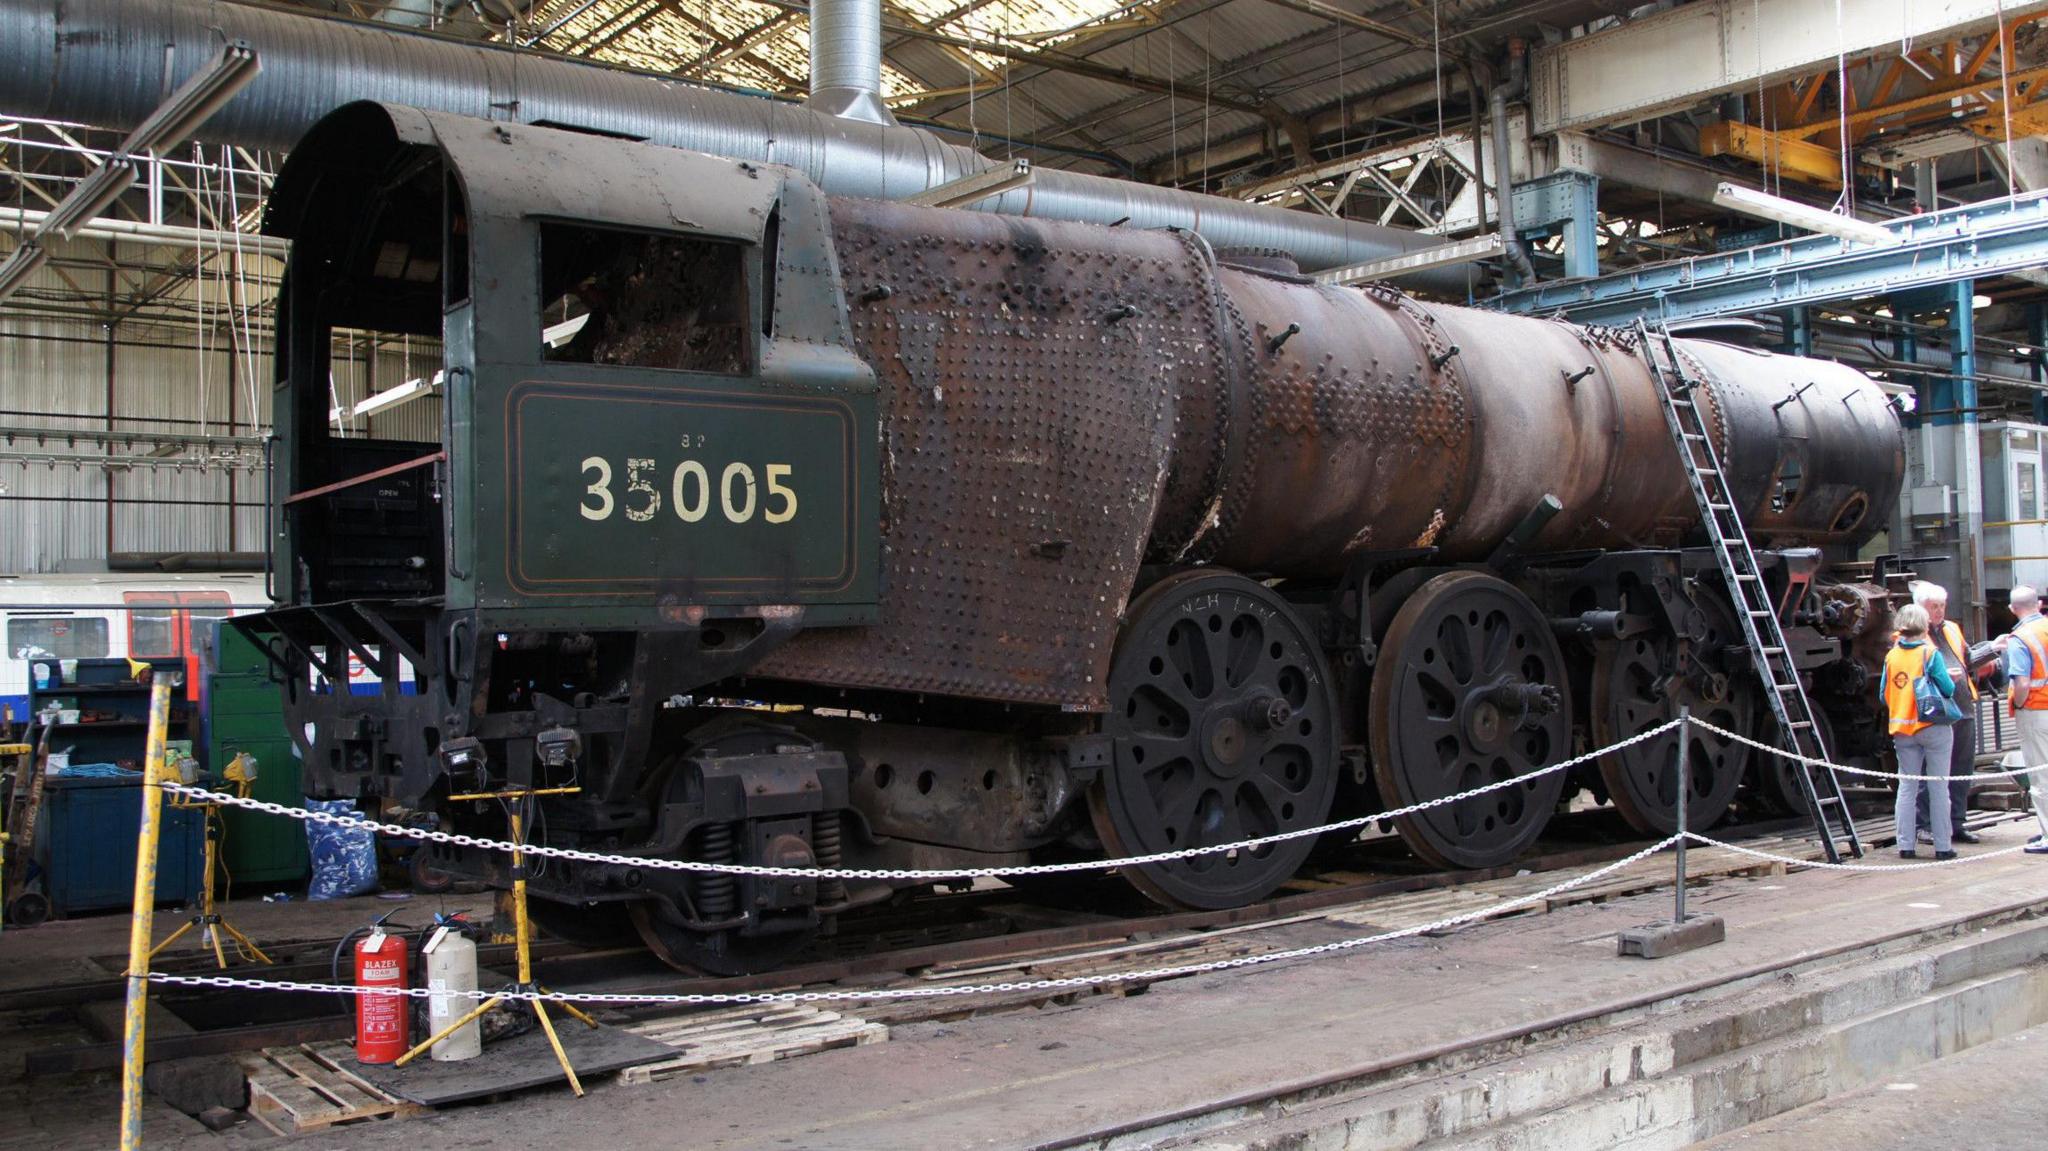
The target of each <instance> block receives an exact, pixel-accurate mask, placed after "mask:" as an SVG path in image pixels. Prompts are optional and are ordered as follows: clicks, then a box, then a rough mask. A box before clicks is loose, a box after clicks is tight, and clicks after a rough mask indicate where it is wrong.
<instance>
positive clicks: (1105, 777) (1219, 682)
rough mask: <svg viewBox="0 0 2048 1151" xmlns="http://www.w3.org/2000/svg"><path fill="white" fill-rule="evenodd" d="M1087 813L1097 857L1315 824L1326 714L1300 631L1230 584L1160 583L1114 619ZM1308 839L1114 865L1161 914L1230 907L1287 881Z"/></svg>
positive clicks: (1275, 600) (1240, 583)
mask: <svg viewBox="0 0 2048 1151" xmlns="http://www.w3.org/2000/svg"><path fill="white" fill-rule="evenodd" d="M1126 620H1127V622H1126V624H1125V626H1124V629H1123V633H1122V635H1121V636H1120V637H1119V638H1118V641H1117V649H1116V656H1115V658H1114V660H1113V661H1112V663H1111V666H1110V676H1109V702H1110V710H1109V714H1108V715H1107V716H1106V717H1105V719H1104V720H1103V733H1104V734H1105V735H1108V736H1109V737H1110V738H1111V740H1112V741H1113V742H1112V746H1113V748H1114V750H1113V753H1112V759H1111V763H1110V765H1109V766H1108V767H1107V768H1105V769H1104V771H1103V773H1102V776H1101V778H1100V780H1099V781H1098V782H1097V784H1096V785H1095V786H1094V787H1093V788H1091V789H1090V792H1089V810H1090V812H1091V813H1092V814H1093V816H1094V821H1095V827H1096V831H1097V833H1098V834H1099V835H1100V836H1101V838H1102V842H1103V846H1104V847H1105V848H1106V849H1108V851H1109V853H1110V854H1111V856H1126V855H1148V854H1152V853H1155V852H1162V851H1174V850H1177V849H1181V848H1188V847H1199V846H1203V845H1206V844H1224V843H1233V842H1237V841H1239V840H1245V839H1254V838H1258V837H1260V836H1265V835H1272V834H1274V833H1277V832H1282V831H1291V830H1295V829H1298V828H1310V827H1315V826H1317V825H1319V824H1321V823H1323V822H1325V821H1326V820H1327V819H1328V817H1329V813H1330V803H1331V799H1332V798H1333V797H1334V795H1335V793H1336V785H1337V725H1336V714H1335V713H1336V707H1335V704H1334V702H1333V701H1332V698H1331V692H1330V677H1329V672H1328V669H1327V668H1325V667H1324V665H1323V657H1322V651H1321V649H1320V647H1319V646H1318V645H1317V643H1316V641H1315V638H1314V634H1313V633H1312V632H1311V631H1310V630H1309V629H1308V628H1307V626H1306V625H1304V624H1303V623H1302V622H1301V620H1300V618H1299V617H1297V616H1296V615H1295V613H1294V610H1293V608H1291V607H1290V606H1289V605H1288V604H1287V601H1285V600H1284V599H1282V598H1281V597H1280V596H1279V595H1278V594H1277V593H1276V592H1274V591H1272V590H1271V589H1269V588H1267V587H1265V586H1263V585H1261V584H1258V583H1255V582H1254V581H1252V580H1249V579H1246V578H1244V577H1243V576H1239V575H1234V574H1231V573H1228V572H1221V571H1198V572H1189V573H1185V574H1182V575H1177V576H1172V577H1169V578H1167V579H1165V580H1163V581H1161V582H1160V583H1158V584H1155V585H1154V586H1153V587H1152V588H1150V589H1149V590H1147V591H1146V592H1145V593H1144V594H1143V595H1141V596H1140V597H1138V599H1137V601H1136V602H1134V603H1133V604H1132V605H1131V607H1130V610H1129V612H1128V613H1127V614H1126ZM1314 846H1315V838H1314V837H1313V836H1303V837H1301V838H1299V839H1291V840H1285V841H1282V842H1279V843H1270V844H1266V845H1263V846H1260V847H1255V848H1249V849H1240V850H1231V851H1220V852H1216V853H1214V854H1210V855H1198V856H1192V857H1189V858H1186V859H1177V860H1169V861H1167V862H1163V863H1148V864H1144V865H1141V866H1138V867H1127V868H1124V869H1123V874H1124V876H1125V877H1126V878H1127V879H1129V880H1130V882H1131V883H1132V884H1133V885H1134V886H1136V887H1137V888H1138V889H1139V890H1140V891H1143V892H1144V893H1145V894H1146V895H1148V896H1150V897H1152V898H1153V899H1156V900H1158V901H1160V902H1161V903H1165V904H1168V905H1180V906H1186V907H1196V908H1220V907H1233V906H1237V905H1240V904H1244V903H1249V902H1251V901H1253V900H1256V899H1259V898H1262V897H1264V896H1266V895H1268V894H1270V893H1271V892H1272V891H1273V890H1274V889H1276V888H1278V887H1279V886H1280V885H1281V884H1282V883H1284V882H1286V880H1287V879H1288V877H1289V876H1291V875H1293V874H1294V872H1295V869H1297V868H1299V867H1300V866H1301V863H1302V861H1303V860H1304V859H1306V858H1307V857H1308V854H1309V851H1310V849H1311V848H1313V847H1314Z"/></svg>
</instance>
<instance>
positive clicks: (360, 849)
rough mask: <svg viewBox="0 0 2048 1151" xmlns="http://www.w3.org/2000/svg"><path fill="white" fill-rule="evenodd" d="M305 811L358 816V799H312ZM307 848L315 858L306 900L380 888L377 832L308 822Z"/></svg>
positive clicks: (357, 893) (339, 897) (353, 893)
mask: <svg viewBox="0 0 2048 1151" xmlns="http://www.w3.org/2000/svg"><path fill="white" fill-rule="evenodd" d="M306 810H308V811H324V812H328V813H330V814H333V815H355V814H357V812H356V805H355V801H353V800H348V799H309V800H307V801H306ZM306 847H307V848H308V849H309V851H310V852H311V853H312V857H313V881H312V882H311V883H310V884H308V885H307V887H306V898H307V899H342V898H344V897H346V896H350V895H367V894H368V893H370V892H372V891H375V890H377V833H376V832H373V831H359V830H355V829H353V828H340V827H336V826H334V825H333V824H331V823H317V822H308V823H307V824H306Z"/></svg>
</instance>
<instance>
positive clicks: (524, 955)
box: [392, 787, 597, 1097]
mask: <svg viewBox="0 0 2048 1151" xmlns="http://www.w3.org/2000/svg"><path fill="white" fill-rule="evenodd" d="M581 790H582V789H581V788H578V787H549V788H524V789H513V790H508V791H492V792H479V793H477V794H474V795H451V796H449V797H448V798H449V799H450V800H451V801H455V802H461V801H464V800H472V799H496V800H510V801H512V802H511V803H510V804H509V805H508V806H507V807H506V809H505V810H506V815H507V818H508V821H509V822H510V824H511V827H512V913H513V922H514V924H515V925H516V926H515V929H514V933H513V939H514V942H515V945H516V946H517V948H518V952H517V954H518V958H519V979H518V981H517V982H516V983H514V984H513V985H512V986H511V988H509V990H510V991H516V992H524V993H526V994H531V995H540V994H545V993H546V992H547V988H545V987H542V986H541V985H540V983H539V982H538V981H536V980H535V979H534V977H533V920H532V919H531V918H529V917H528V915H527V913H526V854H525V853H524V852H522V851H520V850H519V847H520V845H521V844H523V843H525V842H526V825H525V821H524V820H523V819H522V818H521V816H520V812H521V810H522V808H521V806H520V805H521V804H523V803H525V802H526V801H527V800H529V799H533V798H535V797H538V796H543V795H574V794H575V793H576V792H578V791H581ZM503 1002H505V995H504V994H502V993H501V994H498V995H493V996H491V997H490V998H489V999H486V1000H484V1001H483V1002H481V1003H479V1004H477V1005H476V1006H475V1007H474V1008H472V1009H471V1010H470V1011H469V1013H468V1014H466V1015H464V1016H463V1017H462V1018H460V1019H457V1020H456V1021H455V1022H453V1023H450V1024H449V1025H448V1026H446V1027H444V1028H442V1029H441V1030H440V1031H439V1032H437V1033H435V1034H433V1035H430V1036H428V1037H427V1038H426V1039H423V1040H421V1041H420V1042H419V1043H418V1044H416V1045H415V1046H414V1047H413V1049H412V1050H410V1051H408V1052H406V1053H405V1054H403V1055H401V1056H399V1057H398V1059H397V1061H396V1062H395V1063H393V1064H392V1066H394V1067H403V1066H405V1065H406V1064H407V1063H410V1062H412V1061H413V1060H414V1059H416V1058H418V1057H419V1056H420V1055H423V1054H425V1053H426V1052H428V1051H431V1050H432V1049H433V1047H434V1044H436V1043H439V1042H441V1041H442V1040H443V1039H446V1038H448V1037H449V1036H450V1035H453V1034H455V1033H456V1032H457V1031H460V1030H462V1029H463V1028H464V1027H465V1026H467V1025H468V1024H469V1022H470V1021H471V1020H473V1019H478V1018H481V1017H482V1016H483V1015H484V1013H485V1012H488V1011H489V1010H491V1009H492V1008H493V1007H496V1006H498V1005H499V1004H500V1003H503ZM521 1002H524V1003H525V1005H526V1006H527V1007H528V1008H530V1009H531V1010H532V1011H533V1017H534V1018H535V1019H536V1020H538V1021H539V1022H540V1029H541V1031H542V1032H543V1033H544V1034H546V1035H547V1037H548V1046H549V1047H551V1048H553V1049H554V1052H555V1062H557V1063H560V1064H561V1065H562V1075H563V1077H564V1078H566V1079H568V1080H569V1089H570V1090H571V1091H574V1092H575V1093H576V1094H577V1096H578V1097H581V1096H582V1094H583V1082H582V1081H581V1080H580V1079H578V1078H577V1077H576V1067H575V1065H574V1064H572V1063H570V1062H569V1053H568V1052H567V1051H566V1050H564V1049H563V1047H562V1038H561V1036H560V1035H558V1034H556V1032H555V1024H554V1021H553V1020H551V1019H549V1018H548V1008H547V1004H546V1003H544V1002H542V1001H541V1000H540V999H526V1000H522V1001H521ZM557 1006H559V1007H560V1008H561V1009H562V1010H563V1011H564V1012H566V1013H567V1014H569V1015H570V1016H572V1017H574V1018H575V1019H577V1020H579V1021H581V1022H583V1023H585V1024H587V1025H589V1026H591V1027H596V1026H597V1020H595V1019H593V1018H591V1016H590V1014H589V1013H588V1012H586V1011H584V1010H583V1009H581V1008H579V1007H577V1006H576V1005H575V1004H573V1003H567V1002H558V1003H557Z"/></svg>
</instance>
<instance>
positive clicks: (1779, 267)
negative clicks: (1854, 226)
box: [1478, 192, 2048, 326]
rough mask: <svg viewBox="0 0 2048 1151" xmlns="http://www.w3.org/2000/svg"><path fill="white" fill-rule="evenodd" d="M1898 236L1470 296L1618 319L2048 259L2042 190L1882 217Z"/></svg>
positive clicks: (2034, 264)
mask: <svg viewBox="0 0 2048 1151" xmlns="http://www.w3.org/2000/svg"><path fill="white" fill-rule="evenodd" d="M1886 227H1888V228H1890V229H1891V230H1892V232H1894V233H1895V234H1896V235H1897V236H1898V237H1899V243H1897V244H1892V245H1885V246H1880V247H1874V246H1871V245H1868V244H1861V243H1856V242H1853V241H1848V240H1843V239H1840V238H1838V237H1834V236H1801V237H1799V238H1798V239H1793V240H1786V241H1783V242H1781V243H1776V244H1765V245H1762V246H1760V247H1755V248H1746V249H1743V250H1741V251H1735V252H1719V253H1715V254H1713V255H1706V256H1690V257H1687V258H1686V259H1683V260H1673V261H1670V262H1668V263H1663V264H1652V265H1647V266H1645V267H1641V268H1631V269H1629V270H1628V271H1626V272H1616V273H1613V274H1611V275H1606V276H1600V277H1597V278H1593V279H1585V280H1565V281H1556V282H1552V283H1545V284H1536V285H1533V286H1530V287H1527V288H1520V289H1517V290H1515V291H1512V292H1506V293H1503V294H1501V295H1499V296H1495V297H1493V298H1492V299H1490V300H1481V301H1479V302H1478V303H1479V306H1480V307H1487V308H1494V309H1497V310H1500V311H1505V312H1517V313H1521V314H1524V315H1543V316H1553V315H1555V316H1564V317H1567V318H1569V319H1572V320H1575V321H1578V322H1579V323H1584V324H1608V325H1615V326H1620V325H1622V324H1628V323H1633V322H1634V321H1635V320H1636V319H1637V318H1638V317H1641V318H1643V319H1646V320H1650V321H1652V322H1656V321H1659V320H1662V321H1664V322H1667V323H1672V322H1676V321H1679V320H1690V319H1699V318H1704V317H1709V316H1729V315H1742V314H1746V313H1750V312H1761V311H1767V310H1770V309H1774V308H1786V307H1794V306H1798V305H1803V304H1818V303H1824V302H1827V301H1830V300H1853V299H1858V298H1861V297H1865V296H1874V295H1882V294H1889V293H1892V292H1897V291H1902V290H1906V289H1911V288H1921V287H1932V286H1935V285H1941V284H1953V283H1956V282H1957V281H1960V280H1972V279H1986V278H1989V277H1992V276H2000V275H2012V274H2014V273H2017V272H2025V271H2029V270H2038V269H2041V268H2044V267H2048V192H2036V193H2030V194H2028V195H2025V196H2019V197H2016V198H2013V199H2009V200H1996V201H1990V202H1986V203H1981V204H1970V205H1966V206H1964V207H1961V208H1950V209H1948V210H1946V211H1942V212H1935V213H1930V214H1928V215H1924V216H1913V217H1909V218H1907V219H1904V220H1898V221H1894V222H1892V223H1890V224H1887V225H1886Z"/></svg>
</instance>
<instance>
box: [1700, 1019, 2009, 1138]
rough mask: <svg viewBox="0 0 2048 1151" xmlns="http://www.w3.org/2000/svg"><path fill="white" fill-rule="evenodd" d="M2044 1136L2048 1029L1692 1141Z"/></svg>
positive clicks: (1965, 1053)
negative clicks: (1736, 1128) (1707, 1137)
mask: <svg viewBox="0 0 2048 1151" xmlns="http://www.w3.org/2000/svg"><path fill="white" fill-rule="evenodd" d="M2044 1133H2048V1027H2036V1028H2033V1029H2031V1030H2028V1031H2022V1032H2020V1033H2019V1034H2018V1035H2010V1036H2007V1037H2006V1038H2004V1039H1996V1040H1993V1041H1991V1042H1990V1043H1985V1044H1982V1045H1981V1046H1977V1047H1972V1048H1971V1049H1970V1050H1968V1051H1965V1052H1963V1053H1962V1054H1960V1055H1956V1056H1952V1057H1951V1058H1948V1059H1944V1060H1942V1061H1940V1062H1938V1063H1932V1064H1928V1065H1927V1066H1924V1067H1921V1068H1919V1069H1917V1070H1915V1071H1913V1072H1912V1073H1911V1074H1908V1075H1904V1076H1901V1077H1899V1078H1897V1079H1893V1080H1891V1081H1890V1082H1888V1083H1883V1084H1880V1085H1878V1086H1875V1087H1870V1088H1866V1089H1864V1090H1862V1091H1854V1092H1850V1093H1849V1094H1846V1095H1841V1096H1837V1097H1834V1098H1830V1099H1827V1100H1825V1101H1823V1102H1820V1103H1814V1104H1811V1105H1809V1106H1806V1107H1801V1108H1799V1109H1798V1110H1796V1111H1788V1112H1786V1113H1785V1114H1783V1115H1780V1116H1777V1117H1776V1118H1773V1119H1766V1120H1764V1121H1763V1122H1761V1123H1757V1124H1754V1125H1752V1126H1750V1127H1748V1128H1745V1129H1743V1130H1741V1131H1735V1132H1730V1133H1729V1134H1727V1135H1723V1136H1721V1137H1720V1138H1717V1139H1710V1140H1708V1141H1706V1142H1704V1143H1701V1144H1698V1145H1697V1146H1699V1147H1700V1148H1701V1149H1702V1151H1890V1149H1892V1148H1898V1149H1900V1151H1907V1149H1910V1151H1928V1149H1933V1148H1948V1147H1956V1148H1969V1149H1970V1151H2008V1149H2011V1151H2018V1149H2020V1148H2033V1147H2039V1146H2041V1144H2042V1142H2043V1139H2044Z"/></svg>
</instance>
